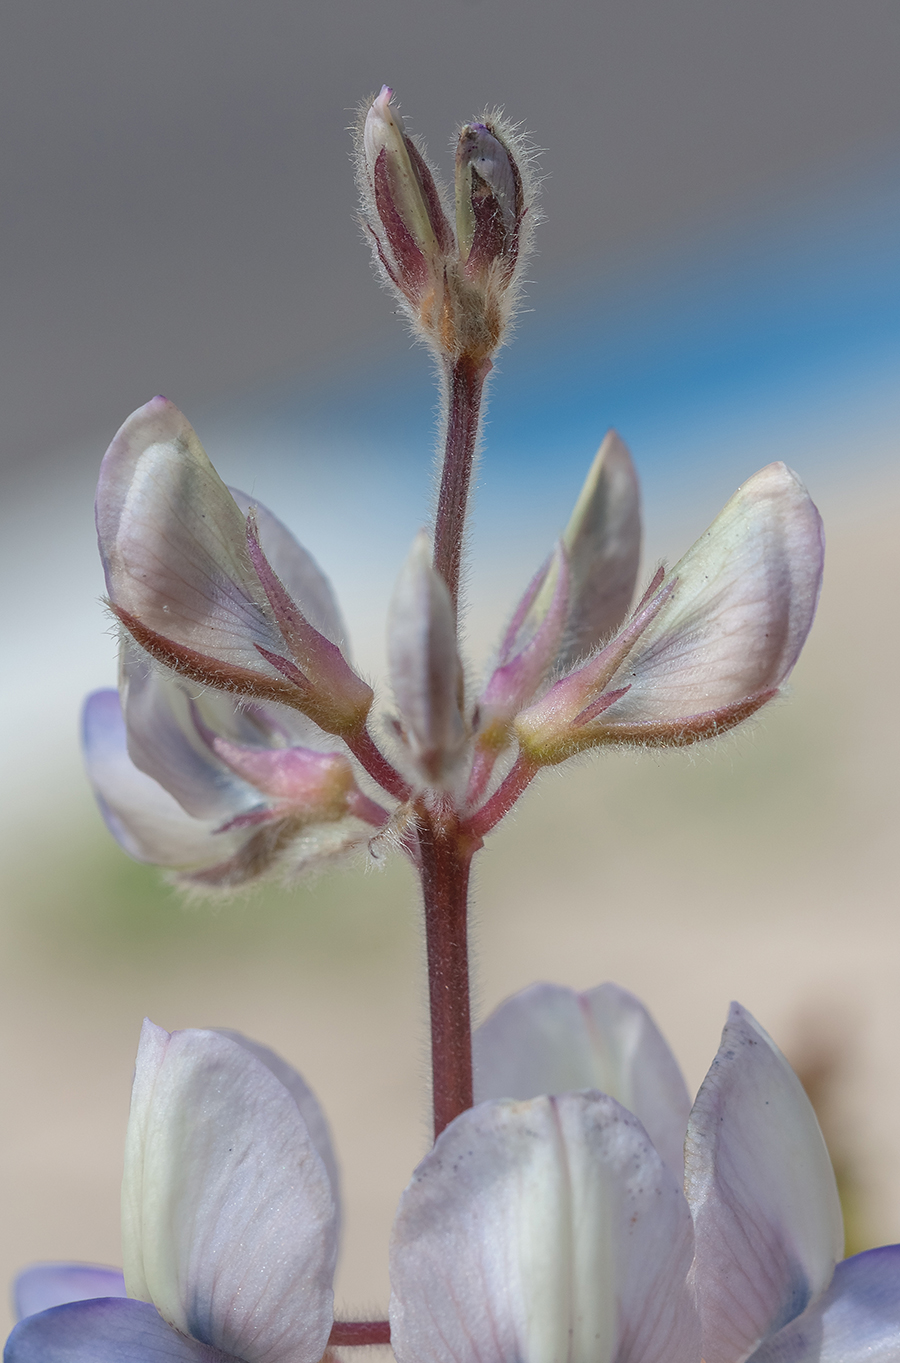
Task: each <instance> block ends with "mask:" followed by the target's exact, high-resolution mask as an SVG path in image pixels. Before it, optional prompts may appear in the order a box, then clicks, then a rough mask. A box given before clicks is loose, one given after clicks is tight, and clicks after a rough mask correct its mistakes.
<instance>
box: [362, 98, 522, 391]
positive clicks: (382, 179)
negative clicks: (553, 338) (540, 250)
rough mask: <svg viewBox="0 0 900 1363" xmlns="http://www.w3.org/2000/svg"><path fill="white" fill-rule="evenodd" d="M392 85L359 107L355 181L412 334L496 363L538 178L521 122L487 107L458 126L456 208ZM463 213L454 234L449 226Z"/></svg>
mask: <svg viewBox="0 0 900 1363" xmlns="http://www.w3.org/2000/svg"><path fill="white" fill-rule="evenodd" d="M392 95H393V91H392V90H390V89H389V88H388V87H387V86H384V87H383V88H382V90H381V93H380V94H379V95H378V96H377V98H376V99H374V100H373V101H372V102H371V103H370V104H368V105H366V106H364V108H363V110H362V112H361V115H360V126H359V134H358V137H357V154H356V162H357V179H358V182H359V189H360V196H361V199H362V214H363V224H364V228H365V231H366V235H367V237H368V239H369V241H370V243H371V246H372V252H373V255H374V259H375V262H376V264H377V267H378V269H379V272H380V273H381V275H382V278H383V279H384V280H385V282H386V284H387V285H388V287H389V288H390V289H391V290H392V291H393V292H395V293H396V295H397V298H398V300H399V301H400V303H401V305H402V306H403V308H404V310H405V312H406V314H407V316H408V318H409V320H410V322H411V324H412V327H413V330H414V332H415V333H416V335H417V336H419V337H420V338H421V339H422V340H424V341H425V342H426V344H428V345H429V346H430V347H431V349H432V350H433V351H434V352H435V353H436V354H437V355H439V356H440V357H441V359H443V360H449V361H450V362H458V361H460V360H465V361H467V362H468V363H469V364H471V365H472V366H473V367H474V368H475V369H476V370H477V369H478V368H479V367H480V366H482V365H484V364H485V363H486V362H487V363H488V364H489V363H490V360H491V357H492V356H493V354H494V352H495V351H496V350H497V347H498V346H499V345H500V344H501V342H502V340H503V334H504V332H505V330H506V327H507V325H508V323H509V321H510V318H511V316H512V313H513V310H514V307H515V303H516V300H517V297H518V292H519V281H520V278H521V272H522V264H523V261H524V259H525V257H526V255H527V251H528V247H529V245H530V241H531V234H532V229H533V225H534V219H535V189H536V186H535V183H534V177H533V175H532V173H531V168H530V155H529V152H528V149H527V147H526V145H525V143H524V141H523V139H522V138H521V136H520V135H519V133H518V130H517V129H516V128H515V127H513V126H512V125H511V124H510V123H508V122H507V121H506V120H505V119H504V118H503V117H502V116H501V115H500V114H498V113H486V114H485V115H484V117H483V118H482V119H481V120H480V121H479V122H477V123H467V124H465V125H464V126H463V127H462V129H461V130H460V133H459V137H458V140H457V148H456V177H455V180H456V183H455V214H453V213H451V211H450V210H449V208H448V206H447V205H446V203H445V201H444V195H443V194H442V191H441V188H440V186H439V184H438V181H437V178H436V176H435V174H434V172H433V170H432V169H431V167H430V166H429V165H428V162H427V161H426V159H425V157H424V155H423V153H422V151H421V150H420V149H419V147H418V146H417V145H416V143H415V142H414V141H413V139H412V138H411V137H409V136H408V135H407V134H406V132H405V131H404V129H403V127H402V124H401V123H400V122H399V121H398V120H397V119H396V118H395V116H394V110H393V109H392V108H391V98H392ZM451 217H455V220H456V232H455V233H454V230H453V227H452V226H451Z"/></svg>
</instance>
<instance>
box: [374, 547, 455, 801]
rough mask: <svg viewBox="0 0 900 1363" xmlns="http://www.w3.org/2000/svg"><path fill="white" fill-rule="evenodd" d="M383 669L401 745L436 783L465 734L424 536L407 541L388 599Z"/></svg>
mask: <svg viewBox="0 0 900 1363" xmlns="http://www.w3.org/2000/svg"><path fill="white" fill-rule="evenodd" d="M388 664H389V667H390V674H391V684H392V686H393V689H394V697H395V699H396V702H397V708H398V710H399V712H400V719H401V723H402V726H403V730H404V734H405V737H406V740H407V742H408V743H409V745H410V748H411V750H412V753H413V756H414V757H415V758H416V761H417V763H418V765H419V767H420V768H421V770H422V772H423V774H424V776H425V777H426V779H427V780H429V781H435V782H439V781H440V780H441V779H442V778H443V777H444V776H445V775H446V774H447V773H448V772H449V770H450V769H451V768H452V767H453V764H454V763H455V761H456V759H457V758H458V757H459V755H460V752H461V750H462V747H463V744H464V743H465V739H466V730H465V724H464V723H463V717H462V714H461V712H460V708H459V702H460V690H461V678H462V668H461V664H460V661H459V655H458V653H457V651H456V621H455V619H454V615H453V607H452V605H451V603H450V594H449V592H448V591H447V587H446V584H445V582H444V580H443V578H442V577H441V576H440V574H439V573H437V572H435V570H434V568H433V567H432V563H431V546H430V543H429V540H428V536H427V535H426V534H425V533H424V532H422V533H420V534H419V535H417V536H416V539H415V541H414V542H413V547H412V549H411V550H410V554H409V557H408V558H407V560H406V563H405V564H404V566H403V568H402V570H401V572H400V576H399V578H398V580H397V586H396V588H395V590H394V595H393V598H392V600H391V607H390V613H389V617H388Z"/></svg>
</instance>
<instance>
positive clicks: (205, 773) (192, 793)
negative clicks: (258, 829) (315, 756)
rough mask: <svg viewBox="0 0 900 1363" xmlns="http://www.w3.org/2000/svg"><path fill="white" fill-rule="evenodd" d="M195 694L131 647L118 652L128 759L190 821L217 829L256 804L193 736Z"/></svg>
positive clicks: (251, 792)
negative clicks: (208, 821)
mask: <svg viewBox="0 0 900 1363" xmlns="http://www.w3.org/2000/svg"><path fill="white" fill-rule="evenodd" d="M199 690H200V688H199V687H197V686H196V685H193V686H192V685H191V683H189V682H184V681H183V680H180V679H179V678H178V677H176V676H173V674H172V673H168V672H163V671H162V670H161V669H160V668H159V667H157V666H155V665H154V664H153V663H152V662H151V660H150V658H149V657H148V655H147V654H146V653H144V652H143V651H142V650H140V649H138V648H137V647H135V645H134V644H131V643H130V642H127V641H126V642H125V643H124V645H123V649H122V664H121V680H120V693H121V696H122V707H123V711H124V716H125V728H126V732H127V736H128V755H129V757H130V758H131V760H132V762H133V763H134V765H135V766H136V767H137V768H138V770H139V771H142V772H144V773H145V774H146V775H147V776H150V777H152V778H153V780H154V781H157V782H158V783H159V784H160V785H161V786H162V787H163V789H164V790H167V791H168V792H169V794H170V795H172V796H174V798H175V799H176V800H177V801H178V803H179V804H180V805H181V807H182V808H183V809H184V810H185V811H186V812H187V813H188V814H190V815H192V817H193V818H195V819H214V820H215V821H216V822H217V823H218V824H221V823H224V822H225V821H226V820H227V819H231V818H234V817H235V816H236V815H238V814H242V813H244V812H245V811H247V810H250V809H253V808H255V807H256V806H257V805H259V804H260V802H261V799H262V797H261V795H260V793H259V791H258V790H256V789H255V788H254V787H253V786H252V785H249V784H248V783H247V782H246V781H242V780H241V779H240V778H239V776H237V775H236V774H235V772H234V771H233V770H232V769H231V768H230V767H229V766H228V765H227V764H226V763H225V762H223V761H222V760H221V758H220V757H218V756H217V755H216V753H215V752H214V750H213V749H212V747H211V746H210V744H209V743H207V742H206V741H205V740H204V738H203V736H202V735H201V733H200V732H199V730H198V727H197V723H196V721H195V718H194V712H193V706H194V701H193V696H192V693H194V692H199Z"/></svg>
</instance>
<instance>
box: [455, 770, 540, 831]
mask: <svg viewBox="0 0 900 1363" xmlns="http://www.w3.org/2000/svg"><path fill="white" fill-rule="evenodd" d="M538 770H539V768H538V767H536V766H534V764H533V763H531V762H529V761H527V759H526V758H524V757H519V758H517V760H516V763H515V765H514V766H513V767H512V768H511V770H510V771H509V773H508V774H507V776H506V777H505V778H504V780H503V781H502V783H501V784H500V785H499V786H498V787H497V789H496V790H495V791H494V793H493V795H492V796H491V798H490V799H489V800H486V801H485V803H484V804H483V805H482V806H481V808H480V809H479V810H477V811H476V813H474V814H473V815H472V816H471V818H469V819H467V820H466V821H465V823H464V824H463V830H464V832H466V833H469V834H471V835H472V836H473V837H475V838H478V839H481V838H483V837H484V835H485V833H490V831H491V829H492V828H496V827H497V824H498V823H499V822H500V820H501V819H502V818H503V817H504V815H506V814H508V813H509V811H510V810H511V809H512V807H513V805H514V804H515V803H516V801H517V800H518V798H519V796H520V795H521V794H522V792H523V791H524V790H525V789H526V788H527V787H528V786H529V785H530V784H531V782H532V781H533V780H534V778H535V776H537V774H538Z"/></svg>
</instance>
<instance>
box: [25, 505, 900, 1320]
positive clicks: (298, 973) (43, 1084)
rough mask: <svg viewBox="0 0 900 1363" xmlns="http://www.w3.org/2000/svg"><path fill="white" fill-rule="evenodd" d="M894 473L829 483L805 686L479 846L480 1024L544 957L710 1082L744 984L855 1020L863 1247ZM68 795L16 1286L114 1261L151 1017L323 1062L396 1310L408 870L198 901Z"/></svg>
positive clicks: (896, 1225)
mask: <svg viewBox="0 0 900 1363" xmlns="http://www.w3.org/2000/svg"><path fill="white" fill-rule="evenodd" d="M860 481H863V480H860ZM871 487H872V484H871V481H870V483H869V488H870V490H862V489H858V490H857V491H854V492H852V493H849V492H848V491H847V490H846V488H843V487H836V488H835V489H834V490H833V491H831V492H830V493H829V492H828V491H827V490H826V492H825V495H823V496H821V498H820V500H821V504H822V508H823V511H824V513H825V515H826V521H827V524H828V529H829V560H828V573H827V580H826V587H825V592H824V595H823V600H822V607H821V612H820V616H819V620H818V623H817V625H816V628H815V631H814V634H813V637H812V639H811V641H810V643H809V645H808V647H807V650H806V652H805V654H804V657H803V659H802V661H801V663H800V665H799V667H798V668H797V671H796V673H795V679H794V685H793V694H792V696H791V698H790V699H789V700H788V701H787V702H784V703H779V704H777V705H776V706H774V707H770V709H769V710H768V711H766V712H764V714H763V717H762V718H761V720H760V722H758V723H757V724H756V726H755V727H754V728H752V730H751V731H750V732H748V733H744V734H743V735H740V736H733V737H731V738H730V739H728V740H727V741H723V742H722V743H721V744H719V745H718V746H717V747H715V748H705V749H703V750H695V751H694V752H693V753H678V754H672V755H666V756H663V757H644V758H634V757H632V756H629V755H614V756H612V757H606V758H605V759H604V760H602V761H601V760H597V761H591V762H585V763H584V764H582V765H581V766H580V767H578V768H577V769H575V770H565V771H562V772H557V773H553V774H550V775H548V776H547V777H546V778H545V779H544V781H543V782H542V783H541V784H540V785H539V787H538V788H537V789H536V790H535V791H533V792H532V793H531V794H530V795H529V797H528V798H527V799H526V800H525V801H524V802H523V804H522V806H521V808H520V810H519V811H518V812H517V814H516V815H515V817H514V818H512V819H510V820H509V821H508V823H507V825H506V826H504V827H503V828H502V829H501V830H500V831H499V832H498V833H497V834H496V835H495V836H494V838H493V840H492V842H491V844H490V845H489V847H488V849H487V850H486V851H485V852H484V853H482V855H481V860H480V862H479V864H478V874H477V889H478V899H477V923H476V928H475V938H476V942H477V956H476V963H475V969H476V991H477V1001H478V1008H479V1012H480V1014H481V1015H482V1016H483V1015H484V1014H485V1013H486V1012H487V1011H488V1010H489V1009H490V1008H492V1007H493V1006H494V1005H495V1004H496V1003H497V1002H498V1001H499V1000H500V999H501V998H502V997H504V996H505V995H506V994H508V993H510V992H511V991H513V990H516V989H518V988H520V987H521V986H523V985H525V984H527V983H528V982H529V981H531V980H532V979H535V978H548V979H552V980H558V981H562V982H565V983H568V984H572V985H575V986H589V985H592V984H595V983H598V982H600V981H601V980H604V979H608V978H609V979H614V980H617V981H618V982H619V983H621V984H623V985H625V986H627V987H628V988H630V989H633V990H634V991H635V992H637V993H638V994H639V995H641V997H642V998H644V999H645V1000H646V1002H647V1003H648V1004H649V1006H650V1008H651V1010H652V1011H653V1012H654V1014H655V1015H656V1017H657V1020H658V1021H659V1023H660V1024H661V1026H662V1027H663V1029H664V1030H665V1032H666V1034H667V1035H668V1037H669V1039H670V1041H671V1043H672V1045H673V1046H674V1048H675V1050H676V1052H677V1054H678V1055H679V1056H680V1058H681V1060H682V1062H683V1064H684V1067H685V1071H686V1074H687V1076H688V1080H689V1083H690V1084H691V1086H696V1085H697V1084H698V1083H699V1081H700V1080H701V1078H702V1076H703V1073H704V1071H705V1068H706V1066H707V1065H708V1063H709V1061H710V1059H711V1057H712V1055H713V1052H714V1051H715V1048H716V1045H717V1041H718V1035H719V1031H720V1028H721V1026H722V1023H723V1021H724V1016H725V1010H726V1006H727V1003H728V1000H729V999H730V998H732V997H737V998H739V999H740V1000H741V1001H742V1002H743V1003H744V1004H746V1005H747V1006H748V1007H749V1008H750V1009H751V1010H752V1011H753V1012H754V1013H755V1014H756V1015H757V1016H758V1017H759V1019H760V1020H761V1021H762V1022H763V1024H764V1025H765V1026H766V1027H768V1029H769V1030H770V1031H771V1032H772V1033H773V1034H774V1035H775V1037H776V1039H778V1040H779V1041H780V1042H781V1043H782V1045H783V1046H785V1048H786V1049H788V1050H789V1051H790V1052H791V1053H792V1054H794V1055H796V1056H799V1057H800V1058H801V1059H803V1058H805V1059H806V1060H807V1061H808V1059H809V1054H810V1052H811V1050H813V1049H815V1045H816V1044H817V1041H819V1040H822V1039H823V1038H824V1040H825V1042H826V1043H827V1044H828V1045H829V1046H830V1045H831V1043H832V1038H834V1037H835V1036H836V1037H837V1038H838V1040H839V1041H840V1042H841V1044H842V1045H843V1046H844V1050H845V1059H846V1062H847V1063H846V1064H845V1067H844V1070H843V1071H839V1072H838V1074H837V1083H838V1088H837V1090H836V1091H833V1092H832V1094H831V1099H832V1107H833V1108H836V1109H837V1119H836V1120H833V1121H832V1130H833V1132H834V1137H833V1138H834V1140H835V1142H836V1143H838V1144H840V1145H841V1147H842V1154H843V1157H844V1158H845V1159H849V1160H850V1162H851V1166H852V1171H853V1173H854V1174H855V1176H856V1180H857V1183H858V1187H859V1194H860V1199H861V1200H860V1208H861V1213H860V1217H859V1219H858V1229H857V1232H856V1234H857V1239H858V1241H859V1240H861V1241H863V1242H868V1243H875V1242H881V1241H885V1240H891V1239H900V1160H898V1149H900V1147H898V1139H897V1135H896V1133H897V1130H898V1127H900V1049H898V1047H897V1044H896V1037H897V1035H898V1032H900V990H898V987H897V982H898V975H900V915H898V912H897V906H898V878H900V872H898V868H897V863H896V839H895V834H894V828H895V824H896V803H897V802H896V785H897V771H898V756H900V752H898V748H900V720H898V711H897V704H896V698H895V692H896V687H897V676H898V661H900V660H898V642H897V629H896V607H895V605H894V603H893V597H892V593H891V590H890V584H891V583H892V582H893V581H894V580H895V579H896V575H897V570H898V567H900V562H898V561H900V541H898V537H897V535H896V529H895V527H896V524H897V520H898V515H900V483H898V482H897V481H896V480H886V479H884V478H883V479H882V481H881V484H880V485H879V486H877V487H875V488H874V491H873V490H871ZM700 529H702V526H699V525H698V526H696V527H694V530H695V533H696V532H699V530H700ZM67 813H68V812H67V809H66V808H65V807H62V808H60V807H55V806H54V804H53V802H52V797H51V801H50V804H49V807H48V810H47V826H48V830H49V833H48V837H47V838H46V839H44V840H41V841H40V842H38V841H35V842H34V843H33V845H26V844H25V843H23V844H22V845H21V846H20V847H19V848H18V849H17V851H16V855H15V856H14V857H13V859H12V863H11V865H8V866H7V868H6V871H5V883H4V886H3V894H4V901H5V904H4V910H3V914H2V918H0V932H2V937H3V939H4V940H3V943H2V946H3V961H4V965H3V966H2V968H0V969H2V979H0V1016H2V1038H3V1040H2V1050H0V1064H2V1071H3V1072H2V1092H3V1095H4V1104H5V1111H6V1115H5V1117H4V1120H3V1122H2V1125H0V1180H2V1188H0V1207H2V1233H0V1278H5V1277H8V1276H10V1275H11V1274H12V1273H13V1272H14V1270H15V1269H16V1268H17V1267H19V1266H21V1265H22V1264H24V1263H27V1262H29V1261H31V1260H34V1259H43V1258H74V1259H89V1260H97V1261H101V1262H103V1261H106V1262H113V1263H114V1262H116V1261H117V1258H118V1205H117V1198H118V1180H119V1175H120V1168H121V1146H122V1136H123V1131H124V1125H125V1120H126V1115H127V1107H128V1092H129V1082H130V1073H131V1067H132V1063H133V1056H134V1050H135V1045H136V1041H137V1034H138V1028H139V1025H140V1020H141V1018H142V1017H143V1016H144V1014H149V1015H150V1016H151V1017H153V1018H154V1020H155V1021H157V1022H158V1023H160V1024H162V1025H163V1026H165V1027H167V1028H170V1029H171V1028H175V1027H183V1026H190V1025H204V1024H219V1025H225V1026H229V1027H236V1028H239V1029H241V1030H243V1031H245V1032H247V1033H248V1034H250V1035H251V1036H253V1037H256V1038H258V1039H260V1040H262V1041H265V1042H266V1043H268V1044H269V1045H271V1046H273V1047H275V1048H276V1049H278V1050H279V1051H281V1052H282V1053H283V1054H284V1055H285V1056H287V1057H289V1058H290V1059H291V1060H292V1061H293V1062H294V1063H295V1064H297V1065H298V1066H299V1067H300V1068H301V1069H302V1070H303V1071H304V1073H305V1074H306V1076H307V1077H308V1079H309V1080H310V1082H311V1083H312V1084H313V1086H314V1087H315V1089H316V1090H317V1092H318V1094H319V1095H320V1097H321V1099H322V1100H323V1102H324V1104H325V1106H326V1108H327V1111H328V1113H329V1115H330V1118H331V1121H332V1125H333V1131H334V1135H335V1138H336V1141H337V1145H338V1150H339V1155H340V1158H341V1162H342V1166H343V1171H344V1177H345V1207H346V1236H345V1244H344V1250H343V1257H342V1261H341V1267H340V1275H339V1299H340V1301H341V1303H342V1305H343V1306H344V1307H346V1308H348V1309H351V1310H354V1311H355V1310H358V1309H360V1308H370V1309H372V1310H383V1308H384V1306H385V1304H386V1300H387V1271H386V1242H387V1234H388V1229H389V1226H390V1222H391V1217H392V1212H393V1207H394V1204H395V1202H396V1199H397V1196H398V1194H399V1192H400V1189H401V1188H402V1187H403V1185H404V1183H405V1182H406V1180H407V1178H408V1176H409V1173H410V1170H411V1168H412V1166H413V1164H414V1162H415V1161H416V1159H417V1158H418V1157H419V1156H421V1154H422V1153H423V1152H424V1150H425V1148H426V1144H427V1098H426V1093H425V1085H424V1075H425V1051H426V1041H425V1031H424V1020H423V990H422V983H421V971H420V957H421V947H420V943H419V938H418V930H417V926H416V917H415V906H414V895H413V885H412V881H411V878H410V876H409V875H408V874H407V872H406V870H405V868H404V867H403V866H402V865H399V864H397V865H394V866H393V867H391V868H389V869H388V870H387V871H386V872H383V873H379V872H368V873H366V872H365V871H364V870H363V869H361V868H360V867H352V868H349V869H347V870H344V871H342V872H339V873H334V874H332V875H329V876H328V877H326V878H324V879H322V880H320V881H319V882H318V883H317V884H315V885H313V886H311V887H303V888H302V889H300V890H299V891H298V893H297V894H296V896H295V898H294V899H293V900H291V898H290V897H287V896H285V895H280V894H275V895H272V894H268V895H266V896H260V897H257V898H256V899H254V900H252V901H250V902H248V903H241V904H235V905H226V906H223V907H221V908H220V909H218V910H216V911H211V910H210V909H209V908H208V907H200V908H185V907H183V906H182V905H181V903H180V901H179V900H178V899H177V897H175V896H173V895H172V894H170V892H169V891H167V890H166V889H165V887H163V886H162V885H161V883H160V882H159V880H158V878H157V877H156V874H155V873H154V872H151V871H148V870H146V869H144V868H140V867H135V866H133V865H132V864H131V863H130V862H128V860H127V859H126V858H125V857H124V856H122V855H121V854H120V853H119V852H118V850H117V849H116V848H115V847H114V846H113V845H112V843H111V841H110V840H109V839H108V838H107V836H106V835H105V832H104V830H103V829H102V827H101V825H100V823H99V819H98V818H97V817H96V816H95V815H94V813H93V811H92V810H91V809H90V807H89V805H88V803H87V801H86V800H85V801H84V803H83V805H82V806H80V807H79V808H78V809H77V810H75V811H74V812H73V813H72V817H71V819H69V821H68V824H67V826H68V827H70V830H71V831H70V832H69V834H67V837H66V839H65V841H64V842H63V843H59V842H58V841H56V840H55V839H54V836H53V830H54V829H55V828H57V827H58V826H59V823H58V821H59V819H60V817H61V816H67ZM832 1115H833V1114H832Z"/></svg>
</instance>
